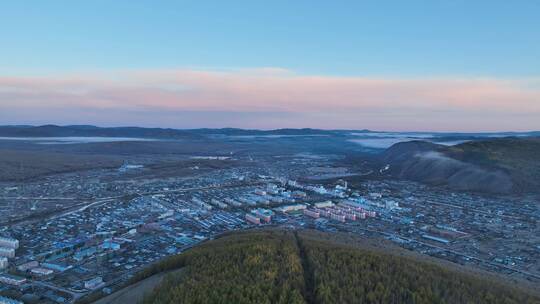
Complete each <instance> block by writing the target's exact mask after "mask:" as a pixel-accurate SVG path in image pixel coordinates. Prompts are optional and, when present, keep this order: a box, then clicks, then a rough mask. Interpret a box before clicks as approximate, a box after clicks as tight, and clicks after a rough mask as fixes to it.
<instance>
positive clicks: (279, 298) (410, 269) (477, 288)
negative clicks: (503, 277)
mask: <svg viewBox="0 0 540 304" xmlns="http://www.w3.org/2000/svg"><path fill="white" fill-rule="evenodd" d="M180 267H186V270H187V271H185V272H182V273H181V274H171V275H168V276H167V277H166V279H165V280H164V281H163V282H162V284H161V285H160V286H159V287H158V288H156V289H155V290H154V292H153V293H152V294H151V295H149V296H147V297H146V299H145V301H144V303H171V304H172V303H238V304H241V303H269V304H270V303H475V304H482V303H516V304H518V303H520V304H521V303H540V299H539V298H536V297H534V296H532V295H528V294H526V293H525V292H523V291H521V290H517V289H513V288H510V287H507V286H504V285H503V284H501V283H499V282H495V281H493V280H487V279H482V278H479V277H477V276H473V275H467V274H464V273H461V272H458V271H455V270H449V269H446V268H444V267H443V266H439V265H435V264H433V263H429V262H422V261H417V260H414V259H412V258H408V257H400V256H394V255H391V254H387V253H382V252H375V251H372V250H369V249H358V248H352V247H349V246H344V245H343V246H342V245H336V244H335V243H330V242H328V241H320V240H316V239H314V238H312V237H305V236H304V235H303V233H302V232H299V233H294V232H289V231H258V232H249V233H239V234H233V235H230V236H226V237H223V238H221V239H218V240H215V241H211V242H208V243H205V244H203V245H201V246H199V247H196V248H194V249H192V250H190V251H189V252H186V253H184V254H181V255H178V256H174V257H171V258H169V259H167V260H165V261H164V262H163V263H160V264H156V265H155V266H154V267H152V268H149V269H148V270H147V271H146V272H145V273H141V274H140V275H141V278H142V277H145V276H149V275H152V274H154V273H157V272H160V271H167V270H172V269H176V268H180Z"/></svg>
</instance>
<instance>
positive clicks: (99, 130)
mask: <svg viewBox="0 0 540 304" xmlns="http://www.w3.org/2000/svg"><path fill="white" fill-rule="evenodd" d="M342 132H344V131H327V130H318V129H309V128H305V129H276V130H246V129H236V128H223V129H186V130H180V129H165V128H141V127H109V128H103V127H96V126H90V125H71V126H57V125H43V126H24V125H23V126H0V136H2V137H132V138H157V139H181V138H198V137H205V136H208V135H227V136H263V135H324V134H336V135H337V134H340V133H342Z"/></svg>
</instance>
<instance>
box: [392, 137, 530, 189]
mask: <svg viewBox="0 0 540 304" xmlns="http://www.w3.org/2000/svg"><path fill="white" fill-rule="evenodd" d="M381 159H382V161H383V162H384V163H386V164H389V165H390V170H389V172H390V174H392V175H394V176H395V177H398V178H403V179H409V180H414V181H420V182H424V183H428V184H435V185H446V186H449V187H450V188H453V189H456V190H470V191H483V192H490V193H510V192H539V191H540V138H534V137H531V138H517V137H506V138H497V139H487V140H486V139H484V140H477V141H471V142H466V143H462V144H459V145H455V146H443V145H438V144H434V143H429V142H424V141H410V142H403V143H398V144H395V145H393V146H392V147H390V148H389V149H387V150H386V151H385V152H384V153H383V154H382V155H381Z"/></svg>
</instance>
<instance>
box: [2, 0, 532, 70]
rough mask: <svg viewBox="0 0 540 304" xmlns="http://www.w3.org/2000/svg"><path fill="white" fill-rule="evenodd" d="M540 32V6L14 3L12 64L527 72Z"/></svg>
mask: <svg viewBox="0 0 540 304" xmlns="http://www.w3.org/2000/svg"><path fill="white" fill-rule="evenodd" d="M202 2H204V3H202ZM539 29H540V1H427V0H426V1H369V2H368V1H54V0H51V1H3V3H2V5H1V9H0V37H1V38H0V39H1V41H2V42H1V46H2V47H1V48H0V69H1V71H2V72H6V73H12V74H24V73H36V72H50V71H62V70H66V71H70V70H72V71H73V70H81V69H86V70H88V69H113V68H119V69H125V68H136V69H139V68H171V67H182V68H185V67H190V68H193V67H194V68H210V69H217V68H242V67H266V66H271V67H283V68H288V69H292V70H295V71H297V72H298V73H309V74H321V75H355V76H356V75H383V76H387V75H391V76H395V75H397V76H411V77H415V76H420V77H421V76H433V75H443V76H449V75H450V76H455V75H459V76H463V75H466V76H501V77H525V76H538V73H539V72H538V71H540V60H538V54H540V30H539Z"/></svg>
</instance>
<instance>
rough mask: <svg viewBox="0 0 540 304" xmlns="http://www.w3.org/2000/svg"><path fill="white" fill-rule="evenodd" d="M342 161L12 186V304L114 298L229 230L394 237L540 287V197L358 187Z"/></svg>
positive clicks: (125, 171) (0, 280)
mask: <svg viewBox="0 0 540 304" xmlns="http://www.w3.org/2000/svg"><path fill="white" fill-rule="evenodd" d="M333 160H334V159H333V158H332V156H326V157H318V158H315V157H313V155H295V156H293V157H285V158H284V157H280V158H276V157H270V158H268V157H260V158H259V159H255V160H254V159H253V157H251V156H250V157H249V159H237V160H231V159H229V158H226V157H220V158H218V157H207V158H202V159H201V158H191V159H190V160H189V162H190V164H191V163H192V162H195V163H196V165H193V166H191V167H190V168H189V169H190V170H191V172H192V173H185V172H183V173H182V174H179V175H178V176H174V174H173V175H172V176H168V177H166V178H148V177H146V176H145V172H146V171H145V170H150V169H147V168H146V164H144V163H142V164H138V163H137V164H135V163H131V164H129V163H127V162H126V163H124V165H122V166H121V167H119V168H115V169H97V170H89V171H83V172H76V173H64V174H56V175H50V176H47V177H44V178H41V179H37V180H35V181H32V182H25V183H24V184H23V183H16V182H6V183H3V184H2V185H1V188H0V211H1V214H2V218H0V269H1V270H0V295H1V296H2V297H1V298H0V303H74V302H75V301H77V300H79V299H81V298H84V297H85V296H87V295H89V294H91V293H93V292H96V291H101V292H103V293H105V294H110V293H112V292H114V291H116V290H117V289H118V288H119V287H121V286H124V285H125V284H126V283H127V282H129V280H130V279H132V278H133V277H134V276H135V275H136V274H137V273H138V272H140V271H142V270H143V269H145V268H146V267H148V266H149V265H151V264H153V263H155V262H157V261H160V260H162V259H163V258H165V257H167V256H170V255H175V254H179V253H181V252H183V251H186V250H188V249H189V248H191V247H193V246H195V245H197V244H199V243H201V242H204V241H206V240H210V239H213V238H216V237H217V236H219V235H220V234H223V233H226V232H230V231H235V230H245V229H258V228H264V227H281V228H284V229H317V230H321V231H326V232H342V233H350V234H354V235H359V236H363V237H367V238H374V239H381V240H382V239H384V240H387V241H390V242H393V243H395V244H396V245H398V246H401V247H403V248H406V249H409V250H412V251H415V252H418V253H421V254H425V255H429V256H431V257H435V258H439V259H443V260H447V261H450V262H453V263H457V264H460V265H465V266H470V267H472V268H477V269H482V270H486V271H490V272H493V273H497V274H500V275H504V276H508V277H509V278H512V279H516V280H520V281H522V282H531V283H533V284H538V282H540V262H539V261H540V245H539V244H540V242H539V240H538V237H539V236H540V228H539V227H538V226H537V223H538V221H539V219H540V213H539V210H538V208H537V206H536V204H537V203H536V202H537V198H536V197H533V196H531V197H529V196H526V195H522V196H511V195H507V196H496V197H494V196H485V195H479V194H473V193H466V192H457V191H450V190H448V189H445V188H437V187H429V186H426V185H422V184H418V183H414V182H409V181H400V180H391V179H362V180H360V181H356V182H348V181H347V180H348V179H347V177H351V176H355V174H352V173H351V172H350V170H348V169H347V168H343V167H337V166H336V165H334V163H333ZM232 161H236V162H234V163H233V164H232V165H221V166H214V167H213V168H212V169H204V167H205V165H206V164H208V162H212V163H224V164H228V163H229V162H232ZM250 162H257V163H258V165H256V166H254V165H252V164H250Z"/></svg>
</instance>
